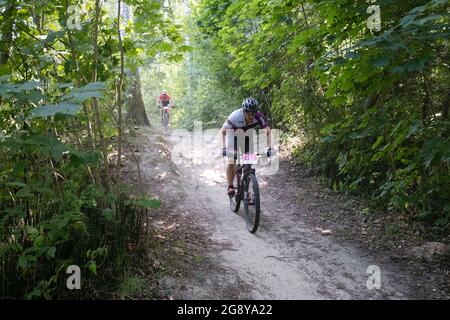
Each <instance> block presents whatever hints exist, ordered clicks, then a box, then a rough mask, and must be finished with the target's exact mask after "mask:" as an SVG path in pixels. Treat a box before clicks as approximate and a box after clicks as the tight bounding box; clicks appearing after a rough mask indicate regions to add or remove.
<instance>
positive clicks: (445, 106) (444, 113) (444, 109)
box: [442, 92, 450, 121]
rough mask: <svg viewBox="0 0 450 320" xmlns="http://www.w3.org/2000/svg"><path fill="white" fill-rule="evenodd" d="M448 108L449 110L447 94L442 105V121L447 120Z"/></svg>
mask: <svg viewBox="0 0 450 320" xmlns="http://www.w3.org/2000/svg"><path fill="white" fill-rule="evenodd" d="M449 108H450V92H449V93H447V97H446V99H445V100H444V103H443V104H442V119H443V120H444V121H447V120H448V113H449V112H448V111H449Z"/></svg>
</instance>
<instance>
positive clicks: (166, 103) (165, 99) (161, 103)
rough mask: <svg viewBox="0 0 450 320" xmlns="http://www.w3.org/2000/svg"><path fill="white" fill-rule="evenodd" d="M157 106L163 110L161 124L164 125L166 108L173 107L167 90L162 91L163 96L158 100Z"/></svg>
mask: <svg viewBox="0 0 450 320" xmlns="http://www.w3.org/2000/svg"><path fill="white" fill-rule="evenodd" d="M156 106H157V107H158V108H160V109H161V123H162V122H163V115H164V107H173V101H172V98H171V97H170V96H169V95H168V94H167V91H166V90H162V91H161V94H160V95H159V97H158V99H157V100H156Z"/></svg>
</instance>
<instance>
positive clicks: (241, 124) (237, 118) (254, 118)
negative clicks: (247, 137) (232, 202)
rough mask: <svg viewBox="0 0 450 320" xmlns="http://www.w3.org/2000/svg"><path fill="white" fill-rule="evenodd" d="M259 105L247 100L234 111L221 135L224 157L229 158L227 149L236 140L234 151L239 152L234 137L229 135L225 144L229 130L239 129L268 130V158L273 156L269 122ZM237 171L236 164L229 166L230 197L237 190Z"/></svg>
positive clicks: (256, 102) (220, 140)
mask: <svg viewBox="0 0 450 320" xmlns="http://www.w3.org/2000/svg"><path fill="white" fill-rule="evenodd" d="M258 110H259V103H258V101H256V100H255V99H253V98H246V99H244V101H243V102H242V105H241V108H239V109H237V110H235V111H233V112H232V113H231V114H230V115H229V116H228V119H227V121H225V123H224V124H223V126H222V129H221V130H220V133H221V134H219V144H221V145H222V146H223V148H222V155H223V156H224V157H226V156H227V154H228V153H227V149H228V148H230V144H231V143H232V141H233V140H231V139H230V138H232V139H234V151H235V152H237V142H236V138H235V137H234V136H232V135H229V139H228V141H227V144H225V136H226V134H227V130H230V129H231V130H233V132H235V131H236V130H238V129H242V130H243V131H244V132H245V131H247V130H249V129H255V128H258V127H259V128H260V129H266V130H267V143H268V146H269V148H267V150H266V155H267V157H270V156H271V155H272V153H273V152H272V147H271V146H272V141H271V129H270V127H269V124H268V123H267V120H266V119H265V118H264V115H263V114H262V113H261V112H259V111H258ZM235 170H236V162H234V163H232V164H228V165H227V170H226V173H227V182H228V190H227V193H228V195H229V196H230V197H232V196H234V194H235V188H234V187H233V180H234V174H235Z"/></svg>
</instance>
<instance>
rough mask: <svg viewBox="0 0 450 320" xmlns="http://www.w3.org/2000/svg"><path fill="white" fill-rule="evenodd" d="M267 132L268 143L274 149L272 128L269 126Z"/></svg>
mask: <svg viewBox="0 0 450 320" xmlns="http://www.w3.org/2000/svg"><path fill="white" fill-rule="evenodd" d="M266 130H267V131H266V132H267V145H268V146H269V148H271V149H273V146H272V129H270V127H269V126H267V127H266Z"/></svg>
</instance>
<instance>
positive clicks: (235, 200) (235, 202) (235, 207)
mask: <svg viewBox="0 0 450 320" xmlns="http://www.w3.org/2000/svg"><path fill="white" fill-rule="evenodd" d="M233 186H236V188H237V189H236V194H235V195H234V196H233V197H230V208H231V211H233V212H234V213H238V212H239V207H240V206H241V195H240V188H239V176H238V174H235V175H234V180H233Z"/></svg>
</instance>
